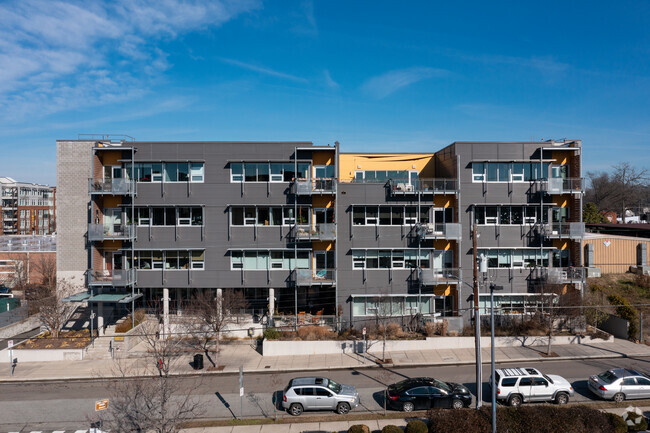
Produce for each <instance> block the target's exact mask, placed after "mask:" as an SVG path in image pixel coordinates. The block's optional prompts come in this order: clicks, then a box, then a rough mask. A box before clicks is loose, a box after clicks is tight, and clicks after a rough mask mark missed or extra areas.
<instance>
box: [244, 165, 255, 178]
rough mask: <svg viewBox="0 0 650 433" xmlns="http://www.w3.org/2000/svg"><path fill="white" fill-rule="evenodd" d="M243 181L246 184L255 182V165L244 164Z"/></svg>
mask: <svg viewBox="0 0 650 433" xmlns="http://www.w3.org/2000/svg"><path fill="white" fill-rule="evenodd" d="M244 180H245V181H246V182H257V164H254V163H246V164H244Z"/></svg>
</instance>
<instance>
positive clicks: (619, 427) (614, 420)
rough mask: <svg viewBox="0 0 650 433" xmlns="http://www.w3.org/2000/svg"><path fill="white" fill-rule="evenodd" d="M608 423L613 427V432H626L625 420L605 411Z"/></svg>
mask: <svg viewBox="0 0 650 433" xmlns="http://www.w3.org/2000/svg"><path fill="white" fill-rule="evenodd" d="M605 415H607V418H609V422H610V424H611V425H612V426H613V427H614V433H627V424H626V423H625V420H624V419H623V418H622V417H620V416H619V415H616V414H615V413H611V412H607V413H606V414H605Z"/></svg>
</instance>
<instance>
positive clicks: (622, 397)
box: [614, 392, 625, 403]
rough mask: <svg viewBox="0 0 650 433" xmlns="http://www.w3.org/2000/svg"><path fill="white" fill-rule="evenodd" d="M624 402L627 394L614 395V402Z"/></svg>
mask: <svg viewBox="0 0 650 433" xmlns="http://www.w3.org/2000/svg"><path fill="white" fill-rule="evenodd" d="M623 400H625V394H623V393H622V392H617V393H616V394H614V401H615V402H616V403H623Z"/></svg>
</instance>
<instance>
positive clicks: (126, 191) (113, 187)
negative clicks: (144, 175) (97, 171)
mask: <svg viewBox="0 0 650 433" xmlns="http://www.w3.org/2000/svg"><path fill="white" fill-rule="evenodd" d="M88 192H89V193H90V194H106V195H130V194H135V182H133V181H132V180H128V179H107V180H99V179H88Z"/></svg>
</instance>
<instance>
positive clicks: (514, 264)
mask: <svg viewBox="0 0 650 433" xmlns="http://www.w3.org/2000/svg"><path fill="white" fill-rule="evenodd" d="M481 254H484V255H485V257H487V259H488V268H529V267H535V266H542V267H547V266H548V259H549V250H548V249H547V250H543V251H542V252H540V251H539V249H496V248H494V249H489V250H481V249H479V250H478V255H479V257H480V255H481Z"/></svg>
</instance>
